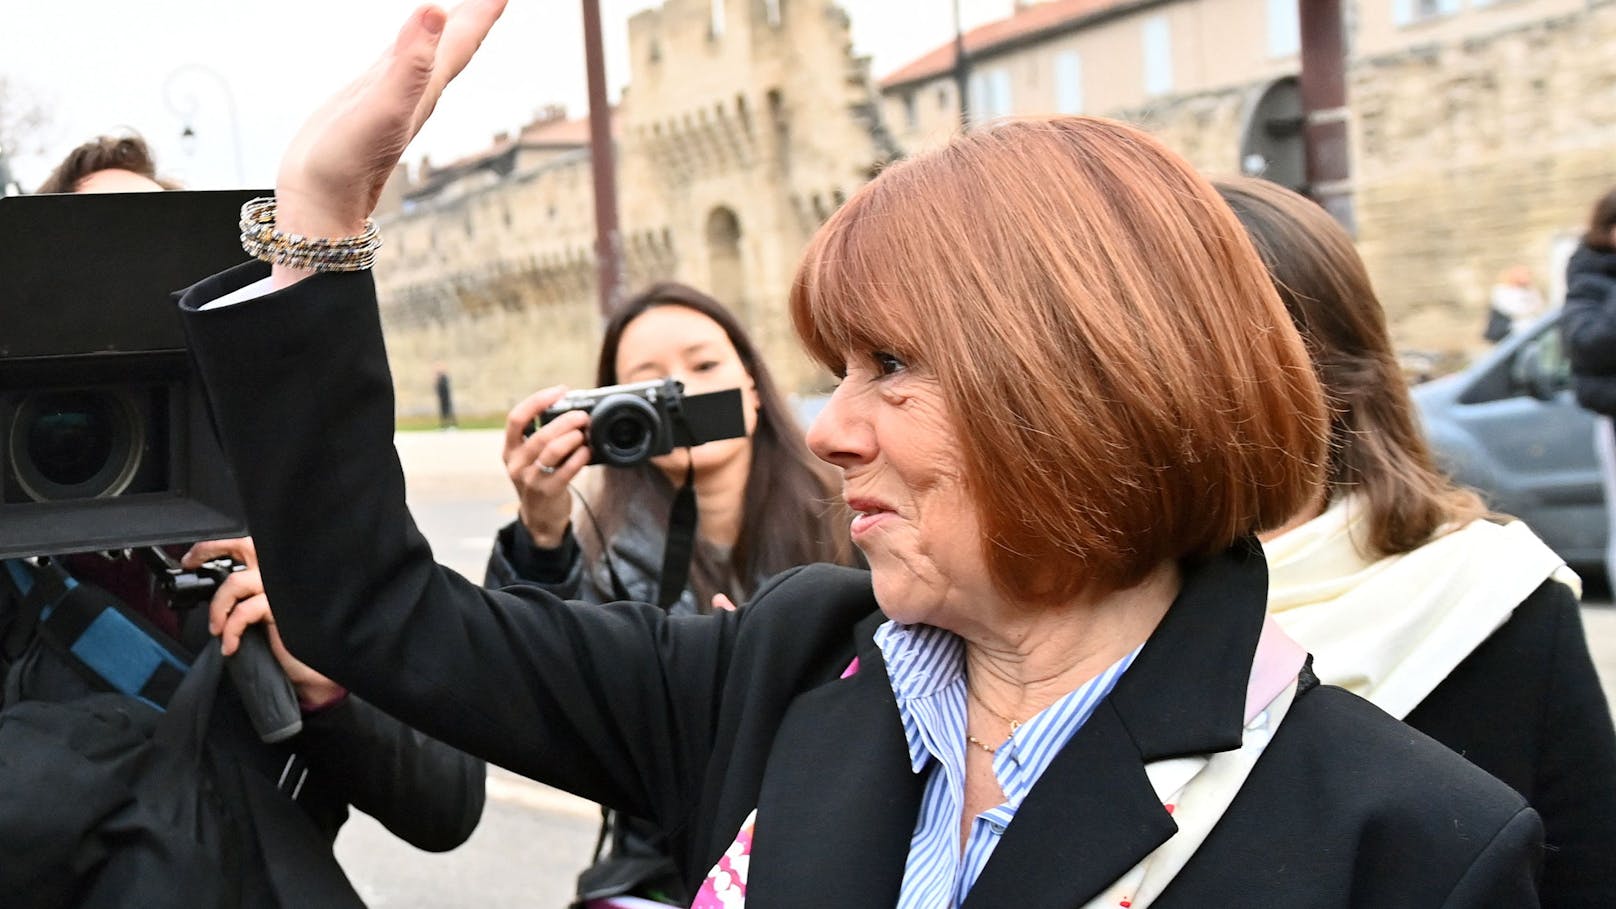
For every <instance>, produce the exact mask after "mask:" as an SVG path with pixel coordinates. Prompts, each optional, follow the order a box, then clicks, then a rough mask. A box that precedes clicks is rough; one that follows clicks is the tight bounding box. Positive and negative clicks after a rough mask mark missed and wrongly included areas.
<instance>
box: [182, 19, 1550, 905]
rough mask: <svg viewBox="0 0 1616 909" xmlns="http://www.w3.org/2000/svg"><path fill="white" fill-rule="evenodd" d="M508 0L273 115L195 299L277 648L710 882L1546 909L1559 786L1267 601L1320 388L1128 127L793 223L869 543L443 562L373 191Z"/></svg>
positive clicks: (829, 895) (205, 364)
mask: <svg viewBox="0 0 1616 909" xmlns="http://www.w3.org/2000/svg"><path fill="white" fill-rule="evenodd" d="M502 9H503V3H501V2H499V0H472V2H469V3H465V4H462V5H460V6H457V7H456V8H455V10H454V12H453V13H452V14H445V13H443V12H442V11H441V10H437V9H435V8H432V7H427V8H424V9H423V10H421V11H419V12H418V13H416V14H415V15H414V16H412V18H411V19H410V20H409V22H408V23H407V24H406V25H405V27H404V29H403V31H402V32H401V34H400V36H399V38H398V40H397V42H396V44H395V46H394V48H393V49H392V50H391V51H390V52H389V54H388V55H387V56H386V57H385V58H384V60H383V61H382V62H381V63H380V64H378V65H377V66H376V67H375V68H374V69H372V70H371V72H370V74H369V76H368V77H367V78H364V79H361V80H360V81H358V82H355V83H354V84H353V85H352V86H351V87H350V88H349V89H347V90H346V91H345V92H343V93H341V94H340V95H339V96H338V97H337V98H336V99H335V100H334V101H333V102H332V103H330V104H328V105H327V106H326V107H325V108H323V109H322V111H321V112H320V113H318V114H316V115H315V116H314V117H313V118H312V119H311V120H310V121H309V123H308V124H307V125H306V126H305V127H304V129H303V130H302V132H301V133H300V135H299V138H298V139H297V140H295V143H294V149H293V150H292V151H291V152H290V153H289V154H288V156H287V158H286V164H285V166H283V167H282V169H281V172H280V173H281V177H280V185H279V186H278V188H277V195H278V197H279V199H280V203H279V204H280V205H284V206H285V208H282V209H279V210H278V211H277V212H276V214H275V216H274V217H275V219H276V225H275V227H274V228H273V229H272V230H268V231H265V232H264V233H263V234H261V235H260V236H259V237H258V238H256V241H255V242H252V243H250V244H248V245H250V246H252V248H253V254H254V257H255V258H256V257H260V256H262V257H263V258H264V259H266V260H278V262H279V264H277V265H275V266H274V267H273V269H267V270H266V269H265V268H263V267H262V266H261V265H248V266H244V267H242V268H240V269H236V270H232V271H230V272H227V273H225V274H222V275H219V276H216V277H214V278H211V279H208V280H205V281H203V282H202V283H201V284H199V285H197V286H195V287H193V288H191V289H190V290H189V291H187V292H186V293H185V294H184V296H183V298H182V300H181V307H182V310H183V311H184V321H185V325H186V329H187V332H188V336H189V338H190V342H191V349H192V352H193V354H194V356H195V358H196V362H197V364H198V368H199V371H200V374H201V376H202V378H203V382H204V384H205V385H206V388H207V391H208V399H209V401H210V402H211V404H212V407H213V410H214V415H215V417H216V419H217V421H218V425H219V428H220V433H221V436H222V438H223V440H224V445H225V449H226V451H227V452H228V453H229V455H230V456H231V458H232V463H233V464H235V465H236V469H237V471H238V477H239V478H240V479H241V480H242V484H241V485H242V487H243V491H244V497H245V507H246V510H247V514H248V519H249V521H250V522H251V523H252V526H253V528H254V530H255V533H256V534H257V540H258V542H259V546H260V549H261V553H262V564H263V569H264V572H265V578H266V580H267V582H268V586H269V588H270V589H272V590H273V591H274V592H275V596H276V598H277V599H276V609H277V619H278V621H279V622H280V625H281V628H282V631H283V633H284V634H286V636H287V642H288V646H290V647H292V648H293V649H294V650H295V651H296V652H298V653H299V654H303V655H306V658H307V659H309V660H310V661H311V665H313V666H314V667H316V668H317V669H319V670H320V671H323V672H329V673H331V674H332V676H333V678H334V679H336V680H337V681H338V682H340V683H341V684H343V685H345V686H348V687H349V688H351V689H353V690H355V691H357V692H359V693H360V694H362V695H364V696H367V697H370V698H372V699H374V700H375V702H376V703H377V704H378V705H380V706H381V707H382V708H383V709H386V710H388V711H389V712H392V713H394V714H396V715H398V716H400V717H401V718H404V719H406V720H407V721H409V722H411V723H417V724H420V726H421V728H422V729H424V730H425V731H427V732H428V733H430V734H433V735H436V736H438V737H440V738H442V739H443V740H444V741H447V742H450V743H452V744H456V745H458V746H461V747H464V748H466V749H467V750H469V751H471V752H472V753H476V754H480V755H483V756H486V757H488V758H489V759H491V760H494V761H496V762H498V763H500V764H502V765H503V766H506V767H509V768H511V769H513V770H515V771H517V772H520V773H523V774H526V775H528V776H531V777H533V778H535V779H539V780H543V781H546V782H548V783H550V784H552V785H556V786H559V787H561V788H563V789H566V790H568V791H571V792H575V793H577V794H580V795H582V796H584V797H586V798H591V799H594V800H596V801H600V802H602V803H605V804H609V805H614V806H616V807H619V808H621V809H623V810H626V811H630V812H633V813H635V814H638V815H643V816H645V817H648V818H651V819H653V820H655V821H656V822H658V823H659V824H661V825H662V826H663V827H664V828H665V829H667V830H669V831H671V832H672V836H671V842H670V847H671V848H670V852H671V854H672V855H673V856H674V857H675V860H676V863H677V865H678V868H679V871H680V873H681V874H682V875H683V877H684V880H685V881H686V882H687V883H688V885H689V888H690V890H691V892H694V893H695V894H696V897H695V899H694V901H693V902H692V905H693V906H695V907H700V909H708V907H719V906H737V905H743V904H744V905H750V906H754V907H764V909H768V907H779V906H805V907H806V906H815V907H818V906H845V907H861V906H864V907H893V906H898V907H919V906H939V905H943V906H953V905H960V906H964V907H967V909H976V907H999V906H1004V907H1010V906H1015V907H1034V909H1037V907H1051V909H1052V907H1058V906H1059V907H1072V906H1137V907H1145V906H1160V907H1188V906H1196V907H1204V906H1281V907H1289V906H1294V907H1301V906H1308V907H1330V906H1343V907H1346V906H1364V907H1370V906H1373V907H1399V906H1409V907H1413V906H1422V907H1424V906H1449V907H1469V906H1478V907H1479V906H1487V907H1493V906H1532V905H1536V892H1535V891H1536V871H1537V868H1538V866H1539V864H1540V862H1541V858H1542V856H1541V850H1542V844H1541V838H1542V828H1541V823H1540V821H1539V818H1538V816H1537V813H1536V812H1535V811H1533V810H1532V809H1531V807H1530V806H1528V805H1527V804H1526V803H1525V801H1524V800H1523V799H1522V798H1521V797H1520V796H1519V795H1518V794H1517V793H1515V792H1513V791H1511V790H1510V789H1509V788H1508V787H1507V786H1505V785H1504V784H1502V783H1500V782H1498V781H1497V780H1495V779H1493V778H1492V777H1490V776H1488V775H1487V774H1486V773H1484V772H1482V771H1481V770H1479V769H1477V768H1476V767H1475V766H1474V765H1472V764H1470V763H1469V762H1467V761H1465V760H1464V759H1463V758H1461V757H1459V756H1458V755H1456V754H1454V753H1453V752H1451V751H1450V750H1448V749H1447V748H1445V747H1443V746H1442V745H1440V744H1438V743H1437V742H1434V741H1432V740H1431V739H1429V738H1428V737H1426V736H1424V735H1422V734H1420V733H1418V732H1416V731H1414V730H1412V729H1410V728H1409V727H1408V726H1406V725H1404V724H1402V723H1400V722H1398V721H1396V720H1394V719H1392V718H1391V717H1389V716H1387V715H1386V714H1385V713H1384V712H1382V711H1380V710H1378V709H1377V708H1375V707H1373V706H1372V705H1370V704H1368V703H1367V702H1365V701H1363V700H1362V699H1360V698H1357V697H1356V696H1354V695H1351V694H1349V693H1347V692H1345V691H1342V690H1341V689H1338V688H1334V687H1331V686H1326V685H1321V684H1318V682H1317V679H1316V677H1315V675H1314V673H1313V671H1312V670H1311V669H1310V668H1309V666H1308V658H1307V654H1306V652H1305V650H1303V649H1302V648H1301V647H1300V646H1299V645H1297V644H1296V642H1295V641H1294V640H1292V639H1290V638H1289V637H1288V636H1287V635H1286V634H1285V633H1284V631H1283V630H1282V629H1280V628H1279V626H1278V624H1277V623H1275V622H1272V621H1270V620H1269V619H1268V617H1267V615H1266V607H1267V602H1266V592H1267V570H1266V565H1265V560H1264V557H1263V553H1262V549H1261V547H1260V545H1259V544H1258V543H1257V541H1256V540H1255V535H1256V534H1257V533H1258V532H1261V531H1264V530H1268V529H1272V528H1274V527H1277V526H1280V525H1281V524H1283V523H1284V522H1285V521H1286V520H1288V519H1289V518H1290V517H1291V516H1292V515H1294V514H1296V513H1297V512H1298V511H1300V510H1301V509H1302V508H1303V507H1304V506H1305V504H1306V503H1307V502H1309V501H1313V500H1316V499H1318V498H1319V497H1321V496H1322V494H1323V483H1322V480H1323V467H1324V462H1325V454H1326V440H1327V431H1326V419H1327V417H1326V414H1327V411H1326V408H1325V402H1324V398H1323V395H1322V392H1321V390H1320V387H1319V384H1318V382H1317V379H1316V377H1315V375H1314V373H1313V371H1312V368H1311V366H1310V365H1309V362H1308V358H1307V352H1306V349H1305V347H1304V345H1303V343H1302V340H1301V338H1300V336H1299V335H1298V334H1297V332H1296V330H1295V328H1294V327H1293V326H1292V325H1291V323H1290V320H1289V318H1288V317H1287V315H1286V313H1285V309H1284V306H1283V304H1282V303H1281V302H1280V300H1279V298H1278V296H1277V295H1276V294H1275V292H1274V290H1273V288H1272V285H1271V284H1270V283H1269V280H1268V277H1267V274H1266V271H1265V270H1264V268H1263V265H1262V262H1261V260H1260V259H1259V258H1258V257H1257V254H1256V252H1255V251H1254V250H1253V249H1252V247H1251V244H1250V243H1249V241H1247V240H1246V239H1245V235H1244V233H1243V232H1242V231H1241V230H1240V227H1239V224H1238V222H1237V221H1236V220H1235V219H1234V217H1233V215H1232V213H1230V212H1229V210H1228V208H1227V206H1225V205H1224V204H1223V203H1222V202H1221V200H1220V199H1219V198H1218V196H1217V194H1216V192H1215V191H1214V190H1213V189H1212V188H1211V186H1210V185H1209V184H1207V183H1206V182H1205V180H1204V179H1202V178H1201V177H1200V176H1199V175H1197V174H1196V173H1195V171H1194V170H1193V169H1192V168H1191V167H1190V166H1189V165H1188V164H1187V163H1186V162H1184V161H1183V160H1182V159H1180V158H1178V157H1177V156H1175V155H1174V154H1173V153H1172V152H1170V151H1168V150H1167V149H1166V148H1165V147H1164V146H1162V145H1161V144H1160V143H1159V142H1157V141H1156V140H1154V139H1152V138H1151V137H1149V136H1148V135H1146V134H1145V133H1143V132H1141V131H1139V130H1137V129H1135V128H1133V127H1130V126H1126V125H1123V124H1120V123H1116V122H1112V121H1106V120H1100V119H1095V118H1083V117H1057V118H1048V119H1041V120H1031V121H1021V122H1011V123H1005V124H999V125H996V126H994V127H992V128H990V129H985V130H976V131H972V132H970V133H967V134H964V135H961V136H958V137H956V138H954V139H953V140H952V141H951V142H950V143H949V144H948V145H947V146H945V147H944V148H942V149H940V150H938V151H936V152H932V153H927V154H922V155H919V156H916V157H914V158H911V159H908V160H906V161H904V162H901V163H899V164H897V165H894V166H892V167H889V168H887V169H886V170H884V171H883V172H882V173H881V175H880V176H878V177H877V178H876V179H875V180H873V181H872V182H871V183H869V184H868V185H866V186H865V187H864V188H863V189H861V190H860V191H859V192H858V193H857V194H855V195H854V197H853V198H852V199H850V200H849V201H848V203H847V204H846V205H844V206H843V207H842V208H841V209H840V210H839V211H838V212H837V213H836V214H835V215H833V216H832V217H831V218H830V220H829V221H827V223H826V224H825V225H824V226H823V227H822V228H821V229H820V230H819V232H818V233H817V234H816V235H815V237H814V238H813V240H812V242H811V243H810V246H809V248H808V250H807V252H806V254H805V256H804V259H803V263H802V265H801V266H800V269H799V274H798V276H797V279H796V281H795V283H794V289H793V293H792V299H791V308H792V312H793V318H794V321H795V324H796V327H797V330H798V333H799V336H800V337H801V338H802V339H803V340H804V342H805V344H806V345H807V347H808V349H809V350H810V351H811V352H812V354H813V355H814V356H815V358H816V359H818V360H819V361H820V362H821V363H823V364H824V365H826V366H827V367H830V368H832V369H834V370H835V371H836V372H837V373H838V374H839V375H841V377H842V381H841V384H840V385H838V387H837V390H836V392H835V394H834V395H833V396H832V398H831V400H830V402H829V403H828V404H827V406H826V408H825V410H824V411H823V412H822V413H821V415H820V416H819V417H818V419H817V420H816V421H815V423H814V426H813V428H812V429H811V430H810V431H809V436H808V439H809V445H810V448H811V449H812V450H813V451H814V453H815V454H816V455H818V456H819V457H820V458H821V459H823V460H825V461H827V462H829V463H831V464H832V465H834V466H835V467H836V468H838V470H839V471H840V472H841V475H842V480H843V490H842V494H843V498H844V501H846V503H847V504H848V506H849V507H850V508H851V509H852V510H853V511H854V512H855V513H856V514H857V516H856V517H855V518H854V519H853V520H852V523H851V536H852V538H853V541H854V542H855V544H857V545H858V546H859V548H860V549H861V550H862V551H863V552H864V554H865V555H866V556H867V558H868V560H869V564H870V570H869V571H868V572H865V571H859V570H855V569H846V568H835V567H830V566H823V565H816V566H808V567H804V568H799V569H793V570H791V571H788V572H785V573H783V574H781V575H779V576H777V577H776V578H775V579H774V580H773V581H771V582H770V583H769V584H767V585H765V586H764V588H763V589H761V590H760V591H759V592H757V593H756V594H755V595H754V598H753V599H752V601H751V602H750V603H749V604H748V605H746V606H744V607H743V608H741V609H739V610H737V611H734V612H729V611H721V612H718V613H715V614H712V615H705V616H669V615H668V614H667V613H666V612H665V611H663V610H661V609H658V608H656V607H654V606H650V605H646V604H634V603H617V604H608V605H605V606H598V605H593V604H585V603H569V602H566V601H562V600H559V599H557V598H555V597H553V596H551V595H549V594H547V593H545V592H544V591H542V590H540V589H538V588H535V587H532V586H527V585H517V586H513V587H510V588H505V589H496V590H488V589H485V588H482V587H479V586H477V585H475V584H472V583H471V582H469V581H467V580H466V579H464V578H462V577H460V576H459V575H457V574H455V573H453V572H451V571H447V570H445V569H443V568H441V567H439V566H438V565H436V564H435V563H434V562H433V560H432V557H431V552H430V549H429V547H428V546H427V545H426V543H425V541H424V540H423V539H422V537H421V536H420V534H419V532H418V531H417V530H416V529H415V526H414V524H413V522H412V521H411V520H410V517H409V513H408V510H407V507H406V505H405V502H404V487H403V478H402V476H401V474H400V470H399V466H398V461H397V457H396V454H395V453H394V451H393V449H392V430H391V422H392V410H393V397H392V392H391V377H390V375H389V373H388V369H387V360H386V354H385V348H384V345H383V342H382V336H381V330H380V320H379V315H378V312H377V308H376V298H375V285H374V282H373V281H372V279H371V276H370V275H368V274H366V273H364V271H363V270H362V269H363V267H364V262H365V256H364V253H363V249H364V248H365V247H366V245H367V243H368V242H369V241H368V240H366V239H365V235H364V232H363V228H364V221H365V216H366V214H367V212H368V211H369V210H370V209H371V207H372V206H373V205H374V203H375V201H376V198H377V194H378V193H379V191H380V187H381V186H382V184H383V183H384V182H385V179H386V177H387V174H388V172H389V171H390V170H391V168H392V166H393V161H394V159H395V158H396V156H397V154H398V151H399V150H400V149H402V148H403V147H404V146H405V145H406V144H407V143H408V140H409V138H410V136H411V135H413V134H414V131H415V130H416V129H418V128H419V126H420V123H421V122H422V120H423V119H424V112H426V111H430V110H431V109H432V107H433V105H434V104H435V102H436V101H437V98H438V93H439V92H441V90H442V88H443V85H444V84H445V83H446V82H447V81H448V79H449V78H451V77H452V76H453V74H455V73H457V72H459V71H460V70H461V69H462V68H463V67H464V65H465V64H466V63H467V62H468V61H469V60H470V57H471V54H472V52H473V50H474V49H475V47H476V46H477V45H478V44H479V43H480V41H481V39H482V37H483V36H484V35H485V34H486V32H487V30H488V29H489V28H490V27H491V26H492V24H493V22H494V20H495V19H496V18H497V17H498V15H499V13H500V12H501V11H502ZM356 111H357V112H363V115H362V116H358V115H355V113H354V112H356ZM989 175H991V179H987V178H986V177H988V176H989ZM895 225H901V226H902V229H894V227H895ZM294 237H321V238H333V239H334V241H335V243H334V245H332V246H321V247H320V249H321V254H320V255H318V256H309V255H305V254H303V253H301V252H300V251H299V250H300V249H301V248H302V247H301V246H300V241H297V240H294V239H293V238H294ZM344 238H351V239H344ZM328 249H336V250H338V252H335V253H331V254H327V253H326V252H325V250H328ZM316 390H318V393H317V394H316V393H315V391H316ZM561 394H562V390H561V389H559V388H557V389H552V390H550V391H549V392H548V393H547V394H546V395H545V396H542V397H541V399H540V400H539V401H538V402H536V406H539V407H541V408H542V407H543V406H545V398H547V399H548V400H549V401H551V402H553V401H555V400H559V399H560V397H561ZM294 490H295V492H296V494H295V495H293V492H294Z"/></svg>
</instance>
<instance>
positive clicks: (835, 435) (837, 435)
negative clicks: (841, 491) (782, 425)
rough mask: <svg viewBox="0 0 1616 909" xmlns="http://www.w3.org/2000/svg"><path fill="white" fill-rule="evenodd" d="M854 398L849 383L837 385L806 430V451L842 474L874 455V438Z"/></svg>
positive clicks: (855, 396) (860, 407) (861, 409)
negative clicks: (840, 469) (838, 468)
mask: <svg viewBox="0 0 1616 909" xmlns="http://www.w3.org/2000/svg"><path fill="white" fill-rule="evenodd" d="M857 397H858V396H857V395H855V394H854V393H853V391H852V387H851V383H849V382H843V383H842V384H841V385H838V386H837V387H836V391H835V392H833V393H832V394H831V396H830V401H828V402H826V404H825V408H824V409H823V410H821V411H820V412H819V415H818V416H817V417H815V418H814V422H813V424H812V425H811V426H809V427H808V448H809V449H810V450H811V451H813V453H814V454H815V456H817V457H818V458H819V459H820V460H822V461H826V462H829V463H831V464H834V465H836V466H837V467H840V468H842V469H843V470H846V469H847V468H849V467H852V466H854V465H855V464H859V463H862V462H864V461H867V460H869V459H870V457H871V456H873V454H874V445H873V434H872V433H871V432H870V429H869V423H868V420H867V419H866V418H865V414H864V413H863V408H862V406H861V405H860V403H859V401H858V400H857Z"/></svg>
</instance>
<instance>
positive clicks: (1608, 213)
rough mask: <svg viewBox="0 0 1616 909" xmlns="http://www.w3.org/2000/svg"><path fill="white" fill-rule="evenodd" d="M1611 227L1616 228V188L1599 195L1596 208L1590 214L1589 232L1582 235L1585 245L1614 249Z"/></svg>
mask: <svg viewBox="0 0 1616 909" xmlns="http://www.w3.org/2000/svg"><path fill="white" fill-rule="evenodd" d="M1611 228H1616V189H1612V190H1610V191H1609V192H1607V193H1605V194H1604V195H1603V196H1600V197H1599V201H1598V202H1595V203H1594V210H1593V211H1592V212H1590V213H1589V215H1588V232H1587V233H1585V234H1583V235H1582V243H1583V245H1584V246H1588V247H1591V248H1593V249H1603V250H1609V249H1612V248H1613V247H1612V245H1611V242H1610V231H1611Z"/></svg>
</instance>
